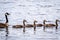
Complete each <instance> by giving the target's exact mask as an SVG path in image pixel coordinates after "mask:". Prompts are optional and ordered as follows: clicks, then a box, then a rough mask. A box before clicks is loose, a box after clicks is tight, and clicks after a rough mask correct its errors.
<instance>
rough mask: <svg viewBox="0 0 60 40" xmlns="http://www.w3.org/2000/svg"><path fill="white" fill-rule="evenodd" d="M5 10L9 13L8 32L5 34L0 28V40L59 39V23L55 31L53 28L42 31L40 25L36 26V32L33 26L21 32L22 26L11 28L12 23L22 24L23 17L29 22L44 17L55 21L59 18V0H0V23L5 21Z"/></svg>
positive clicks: (41, 20) (40, 21)
mask: <svg viewBox="0 0 60 40" xmlns="http://www.w3.org/2000/svg"><path fill="white" fill-rule="evenodd" d="M6 12H8V13H10V15H9V16H8V19H9V23H8V24H9V25H10V26H9V34H8V36H5V35H6V33H5V29H0V40H60V36H59V35H60V25H59V26H58V30H57V32H56V31H55V28H53V29H49V28H47V29H46V31H45V32H44V31H43V28H42V27H37V29H36V32H34V30H33V28H26V32H25V33H23V28H18V29H14V28H12V25H15V24H22V21H23V19H26V20H27V21H28V23H29V24H33V21H34V20H37V21H38V22H37V23H43V20H44V19H46V20H51V21H53V22H52V23H55V20H56V19H60V15H59V14H60V0H0V23H5V21H6V20H5V15H4V14H5V13H6ZM28 23H26V24H28ZM59 24H60V23H59Z"/></svg>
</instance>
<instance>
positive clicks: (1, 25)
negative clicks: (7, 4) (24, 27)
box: [0, 12, 10, 28]
mask: <svg viewBox="0 0 60 40" xmlns="http://www.w3.org/2000/svg"><path fill="white" fill-rule="evenodd" d="M7 15H10V14H9V13H7V12H6V13H5V18H6V22H5V23H0V28H5V27H8V17H7Z"/></svg>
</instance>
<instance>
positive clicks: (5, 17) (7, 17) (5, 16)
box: [5, 14, 8, 23]
mask: <svg viewBox="0 0 60 40" xmlns="http://www.w3.org/2000/svg"><path fill="white" fill-rule="evenodd" d="M5 18H6V23H8V17H7V15H6V14H5Z"/></svg>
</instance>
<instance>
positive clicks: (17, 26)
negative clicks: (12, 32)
mask: <svg viewBox="0 0 60 40" xmlns="http://www.w3.org/2000/svg"><path fill="white" fill-rule="evenodd" d="M13 28H23V25H13Z"/></svg>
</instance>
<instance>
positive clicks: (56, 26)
mask: <svg viewBox="0 0 60 40" xmlns="http://www.w3.org/2000/svg"><path fill="white" fill-rule="evenodd" d="M58 21H59V20H56V21H55V23H56V24H46V23H45V22H51V21H46V20H44V21H43V24H44V27H43V30H45V27H55V28H56V30H57V28H58Z"/></svg>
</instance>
